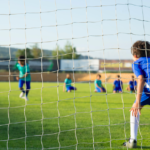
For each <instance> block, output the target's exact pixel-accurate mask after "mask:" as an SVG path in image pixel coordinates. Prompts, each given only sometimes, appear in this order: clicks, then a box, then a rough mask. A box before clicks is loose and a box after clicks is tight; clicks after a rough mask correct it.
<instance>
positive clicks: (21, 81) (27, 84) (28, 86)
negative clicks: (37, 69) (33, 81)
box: [19, 79, 31, 89]
mask: <svg viewBox="0 0 150 150" xmlns="http://www.w3.org/2000/svg"><path fill="white" fill-rule="evenodd" d="M24 83H26V89H30V88H31V87H30V81H24V80H21V79H19V88H22V87H23V85H24Z"/></svg>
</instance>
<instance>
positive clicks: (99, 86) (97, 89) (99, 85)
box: [94, 74, 106, 92]
mask: <svg viewBox="0 0 150 150" xmlns="http://www.w3.org/2000/svg"><path fill="white" fill-rule="evenodd" d="M100 78H101V75H100V74H98V75H97V76H96V80H95V81H94V84H95V92H106V90H105V88H104V87H103V85H102V81H101V80H100Z"/></svg>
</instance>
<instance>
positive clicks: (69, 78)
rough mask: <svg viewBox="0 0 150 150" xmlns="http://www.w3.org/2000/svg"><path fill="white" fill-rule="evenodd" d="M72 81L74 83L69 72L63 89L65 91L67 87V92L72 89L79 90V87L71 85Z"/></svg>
mask: <svg viewBox="0 0 150 150" xmlns="http://www.w3.org/2000/svg"><path fill="white" fill-rule="evenodd" d="M71 83H72V80H71V76H70V74H67V75H66V79H65V81H64V88H63V91H65V88H66V91H67V92H71V90H77V88H75V87H73V86H71Z"/></svg>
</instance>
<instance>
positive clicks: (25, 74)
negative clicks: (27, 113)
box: [16, 56, 31, 100]
mask: <svg viewBox="0 0 150 150" xmlns="http://www.w3.org/2000/svg"><path fill="white" fill-rule="evenodd" d="M17 68H18V70H19V77H16V79H17V80H18V81H19V89H20V90H21V91H22V92H21V94H20V96H19V97H20V98H24V99H25V100H28V94H29V90H30V82H31V75H30V68H29V65H28V64H27V63H26V62H25V57H24V56H20V57H19V58H18V64H17ZM24 84H26V90H24V89H23V85H24Z"/></svg>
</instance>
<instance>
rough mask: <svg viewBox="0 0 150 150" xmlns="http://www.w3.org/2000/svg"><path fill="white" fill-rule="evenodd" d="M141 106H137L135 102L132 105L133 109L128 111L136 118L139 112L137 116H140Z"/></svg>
mask: <svg viewBox="0 0 150 150" xmlns="http://www.w3.org/2000/svg"><path fill="white" fill-rule="evenodd" d="M141 109H142V107H141V105H140V104H138V103H137V102H136V103H134V105H133V107H132V108H131V109H130V111H132V116H133V115H134V116H135V117H137V114H138V112H139V114H140V115H141Z"/></svg>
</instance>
